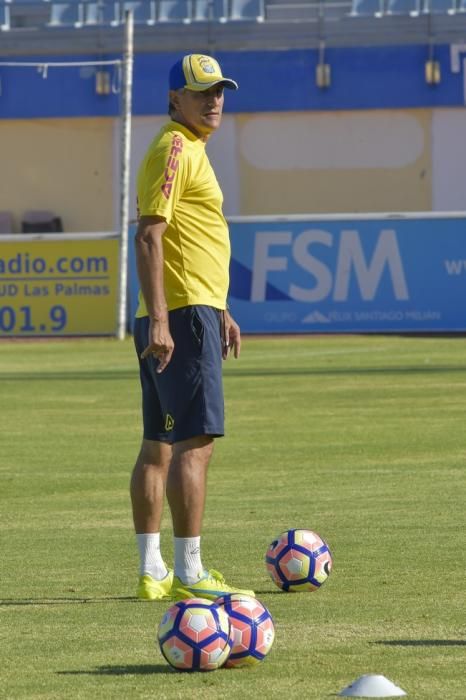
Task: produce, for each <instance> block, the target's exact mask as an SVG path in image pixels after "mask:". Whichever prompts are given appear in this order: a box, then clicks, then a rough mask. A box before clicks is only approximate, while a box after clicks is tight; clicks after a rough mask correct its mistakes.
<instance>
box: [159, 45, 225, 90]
mask: <svg viewBox="0 0 466 700" xmlns="http://www.w3.org/2000/svg"><path fill="white" fill-rule="evenodd" d="M219 83H221V84H222V85H223V86H224V87H226V88H229V89H230V90H237V89H238V83H237V82H236V81H234V80H232V79H231V78H224V77H223V75H222V69H221V68H220V66H219V64H218V62H217V61H216V60H215V58H212V56H204V55H202V54H200V53H191V54H188V55H187V56H184V58H182V59H180V60H179V61H177V62H176V63H175V65H174V66H172V68H171V70H170V76H169V85H170V90H180V89H181V88H186V89H187V90H194V91H195V92H201V91H202V90H208V89H209V88H211V87H213V86H214V85H218V84H219Z"/></svg>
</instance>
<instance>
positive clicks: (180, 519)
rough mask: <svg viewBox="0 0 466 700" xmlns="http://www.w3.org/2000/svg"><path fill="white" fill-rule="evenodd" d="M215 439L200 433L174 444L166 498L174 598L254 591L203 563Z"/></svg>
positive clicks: (210, 597)
mask: <svg viewBox="0 0 466 700" xmlns="http://www.w3.org/2000/svg"><path fill="white" fill-rule="evenodd" d="M213 442H214V441H213V439H212V438H209V437H207V436H199V437H195V438H192V439H190V440H184V441H183V442H179V443H175V444H174V445H173V458H172V462H171V464H170V470H169V472H168V479H167V499H168V502H169V505H170V510H171V514H172V520H173V533H174V536H175V537H174V540H175V571H174V578H173V587H172V597H173V598H174V599H175V600H180V599H183V598H193V597H196V596H197V597H200V598H209V599H211V600H215V599H216V598H217V597H218V596H221V595H225V594H226V593H243V594H246V595H254V591H250V590H247V591H246V590H242V589H238V588H231V587H230V586H228V585H227V584H226V583H225V580H224V578H223V576H222V575H221V574H220V573H218V572H217V571H214V570H211V571H206V570H205V569H204V567H203V565H202V560H201V543H200V540H201V527H202V518H203V515H204V507H205V500H206V485H207V469H208V466H209V462H210V458H211V456H212V451H213Z"/></svg>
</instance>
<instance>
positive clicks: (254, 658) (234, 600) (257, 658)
mask: <svg viewBox="0 0 466 700" xmlns="http://www.w3.org/2000/svg"><path fill="white" fill-rule="evenodd" d="M215 602H216V603H217V605H219V606H220V607H221V608H223V610H225V612H226V613H227V614H228V617H229V618H230V625H231V630H232V634H233V647H232V650H231V653H230V656H229V657H228V659H227V660H226V662H225V666H226V667H227V668H239V667H241V666H254V665H256V664H258V663H260V662H261V661H263V659H264V658H265V657H266V656H267V654H268V653H269V651H270V649H271V648H272V644H273V642H274V639H275V628H274V624H273V619H272V616H271V614H270V612H269V611H268V610H267V608H266V607H265V606H264V605H263V604H262V603H261V602H260V601H259V600H257V599H256V598H252V597H251V596H248V595H244V594H242V593H229V594H228V595H225V596H222V597H221V598H217V599H216V601H215Z"/></svg>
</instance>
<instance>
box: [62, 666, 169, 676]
mask: <svg viewBox="0 0 466 700" xmlns="http://www.w3.org/2000/svg"><path fill="white" fill-rule="evenodd" d="M55 673H56V674H57V675H58V676H151V675H153V674H156V673H163V674H167V673H176V671H175V669H173V668H171V666H168V664H134V665H132V664H129V665H127V666H97V667H96V668H91V669H89V670H79V671H55Z"/></svg>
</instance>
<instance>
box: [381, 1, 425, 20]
mask: <svg viewBox="0 0 466 700" xmlns="http://www.w3.org/2000/svg"><path fill="white" fill-rule="evenodd" d="M420 12H421V0H388V4H387V14H389V15H396V14H397V15H410V16H411V17H417V16H418V15H419V14H420Z"/></svg>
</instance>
